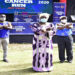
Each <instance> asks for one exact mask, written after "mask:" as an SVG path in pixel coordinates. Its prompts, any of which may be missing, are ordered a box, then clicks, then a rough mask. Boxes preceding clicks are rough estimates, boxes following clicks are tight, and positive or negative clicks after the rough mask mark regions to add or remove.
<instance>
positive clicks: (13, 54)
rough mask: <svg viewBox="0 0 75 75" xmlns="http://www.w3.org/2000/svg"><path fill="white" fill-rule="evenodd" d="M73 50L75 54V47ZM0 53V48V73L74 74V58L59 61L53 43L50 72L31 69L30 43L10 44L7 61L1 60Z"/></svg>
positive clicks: (14, 74)
mask: <svg viewBox="0 0 75 75" xmlns="http://www.w3.org/2000/svg"><path fill="white" fill-rule="evenodd" d="M74 46H75V45H73V47H74ZM73 50H74V51H73V52H74V56H75V48H74V49H73ZM2 53H3V52H2V50H1V48H0V75H75V58H74V60H73V63H67V62H65V63H63V64H61V63H59V59H58V49H57V45H54V51H53V55H54V56H53V64H54V70H53V71H52V72H34V71H33V69H32V45H31V44H10V45H9V50H8V60H9V63H5V62H3V61H2Z"/></svg>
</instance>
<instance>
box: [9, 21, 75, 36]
mask: <svg viewBox="0 0 75 75" xmlns="http://www.w3.org/2000/svg"><path fill="white" fill-rule="evenodd" d="M33 23H34V22H32V23H25V22H12V25H13V29H12V30H10V35H33V34H34V33H33V31H32V30H31V28H30V25H33ZM54 24H55V25H56V24H57V23H54ZM72 32H73V35H75V23H73V29H72Z"/></svg>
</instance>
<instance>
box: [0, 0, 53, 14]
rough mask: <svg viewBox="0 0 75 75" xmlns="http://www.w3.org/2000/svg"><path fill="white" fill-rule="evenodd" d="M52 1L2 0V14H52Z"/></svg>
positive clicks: (0, 5)
mask: <svg viewBox="0 0 75 75" xmlns="http://www.w3.org/2000/svg"><path fill="white" fill-rule="evenodd" d="M52 2H53V1H52V0H0V13H14V12H32V13H33V12H43V13H44V12H47V13H50V14H52V4H53V3H52Z"/></svg>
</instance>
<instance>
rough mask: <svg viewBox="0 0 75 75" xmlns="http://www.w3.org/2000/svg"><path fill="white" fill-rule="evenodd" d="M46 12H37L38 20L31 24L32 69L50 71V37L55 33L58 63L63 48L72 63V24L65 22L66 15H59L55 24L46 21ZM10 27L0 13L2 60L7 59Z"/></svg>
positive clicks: (51, 59)
mask: <svg viewBox="0 0 75 75" xmlns="http://www.w3.org/2000/svg"><path fill="white" fill-rule="evenodd" d="M49 16H50V15H49V14H48V13H41V14H39V22H38V23H34V24H33V25H31V29H32V30H33V32H34V37H33V44H32V46H33V70H35V71H52V70H53V45H52V37H53V35H57V44H58V52H59V60H60V63H63V62H64V61H65V60H66V58H65V50H66V54H67V61H68V62H69V63H72V60H73V48H72V45H73V38H72V27H73V26H72V24H71V23H67V17H66V16H61V17H60V23H58V24H56V26H55V25H54V24H52V23H49V22H47V21H48V19H49ZM10 29H12V25H11V23H10V22H7V21H6V15H4V14H0V46H1V45H2V47H3V61H4V62H8V60H7V49H8V43H9V30H10Z"/></svg>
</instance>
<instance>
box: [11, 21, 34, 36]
mask: <svg viewBox="0 0 75 75" xmlns="http://www.w3.org/2000/svg"><path fill="white" fill-rule="evenodd" d="M32 24H33V23H25V22H12V25H13V29H12V30H10V35H32V34H33V31H32V30H31V28H30V25H32Z"/></svg>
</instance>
